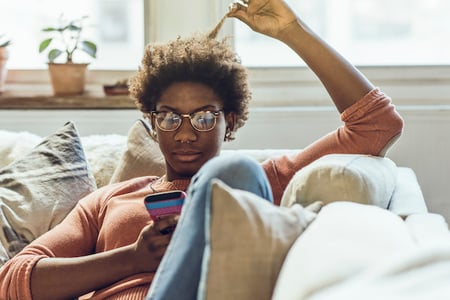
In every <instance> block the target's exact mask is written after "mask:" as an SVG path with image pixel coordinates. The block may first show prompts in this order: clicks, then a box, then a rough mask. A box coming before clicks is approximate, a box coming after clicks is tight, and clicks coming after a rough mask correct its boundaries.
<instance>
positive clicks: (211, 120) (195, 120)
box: [150, 110, 223, 131]
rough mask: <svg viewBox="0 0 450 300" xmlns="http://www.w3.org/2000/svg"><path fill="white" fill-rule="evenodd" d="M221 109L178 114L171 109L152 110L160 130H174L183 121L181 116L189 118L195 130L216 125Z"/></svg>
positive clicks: (208, 128) (211, 128)
mask: <svg viewBox="0 0 450 300" xmlns="http://www.w3.org/2000/svg"><path fill="white" fill-rule="evenodd" d="M221 112H223V110H217V111H210V110H200V111H196V112H193V113H191V114H178V113H176V112H173V111H152V112H151V113H150V114H151V116H152V117H155V120H156V126H158V128H159V129H161V130H162V131H175V130H177V129H178V128H179V127H180V126H181V123H182V122H183V118H189V121H190V122H191V125H192V127H193V128H194V129H195V130H197V131H210V130H213V129H214V127H216V123H217V117H219V115H220V113H221Z"/></svg>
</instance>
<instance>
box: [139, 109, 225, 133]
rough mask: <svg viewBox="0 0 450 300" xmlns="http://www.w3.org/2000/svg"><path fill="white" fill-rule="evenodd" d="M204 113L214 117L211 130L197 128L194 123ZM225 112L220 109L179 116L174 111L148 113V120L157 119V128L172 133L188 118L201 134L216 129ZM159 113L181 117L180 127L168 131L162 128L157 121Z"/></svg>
mask: <svg viewBox="0 0 450 300" xmlns="http://www.w3.org/2000/svg"><path fill="white" fill-rule="evenodd" d="M199 112H202V113H212V115H213V117H214V124H213V125H212V126H211V128H208V129H199V128H197V127H196V126H195V125H194V123H193V118H194V116H195V114H197V113H199ZM223 112H224V110H223V109H219V110H215V111H213V110H199V111H196V112H193V113H190V114H179V113H176V112H173V111H156V110H154V111H151V112H149V113H146V116H147V118H150V119H151V118H153V117H154V118H155V123H156V126H157V127H158V128H159V129H160V130H161V131H165V132H171V131H176V130H177V129H178V128H180V126H181V124H182V123H183V120H184V118H188V119H189V123H190V124H191V126H192V128H194V129H195V130H197V131H199V132H208V131H211V130H213V129H214V128H216V125H217V118H218V117H219V116H220V114H221V113H223ZM159 113H172V114H174V115H178V116H179V117H180V120H181V121H180V122H179V123H178V125H177V126H176V127H174V128H173V129H166V128H162V127H161V126H160V125H159V123H158V121H157V114H159Z"/></svg>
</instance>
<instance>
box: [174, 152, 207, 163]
mask: <svg viewBox="0 0 450 300" xmlns="http://www.w3.org/2000/svg"><path fill="white" fill-rule="evenodd" d="M201 155H202V154H201V152H198V151H177V152H173V156H174V157H175V158H176V159H177V160H178V161H180V162H193V161H195V160H197V159H198V158H200V157H201Z"/></svg>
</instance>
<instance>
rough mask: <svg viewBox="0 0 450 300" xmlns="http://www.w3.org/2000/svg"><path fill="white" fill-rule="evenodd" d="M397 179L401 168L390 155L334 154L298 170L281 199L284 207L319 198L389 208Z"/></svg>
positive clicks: (325, 202)
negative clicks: (398, 168)
mask: <svg viewBox="0 0 450 300" xmlns="http://www.w3.org/2000/svg"><path fill="white" fill-rule="evenodd" d="M396 182H397V167H396V165H395V163H394V162H393V161H392V160H390V159H389V158H386V157H378V156H370V155H359V154H330V155H325V156H323V157H321V158H319V159H318V160H316V161H314V162H312V163H311V164H309V165H307V166H306V167H304V168H303V169H301V170H300V171H298V172H297V173H296V174H295V175H294V176H293V178H292V179H291V181H290V183H289V184H288V186H287V187H286V190H285V192H284V194H283V197H282V199H281V203H280V205H281V206H291V205H292V204H294V203H299V204H301V205H302V206H307V205H309V204H310V203H313V202H315V201H322V202H323V203H324V204H327V203H330V202H333V201H351V202H357V203H363V204H373V205H376V206H379V207H382V208H387V207H388V205H389V201H390V199H391V196H392V194H393V192H394V189H395V184H396Z"/></svg>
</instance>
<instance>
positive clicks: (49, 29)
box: [42, 27, 59, 32]
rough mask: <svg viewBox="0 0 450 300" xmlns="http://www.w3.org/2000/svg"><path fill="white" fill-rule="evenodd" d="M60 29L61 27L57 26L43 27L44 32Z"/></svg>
mask: <svg viewBox="0 0 450 300" xmlns="http://www.w3.org/2000/svg"><path fill="white" fill-rule="evenodd" d="M58 30H59V29H58V28H55V27H46V28H44V29H42V31H44V32H52V31H58Z"/></svg>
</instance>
